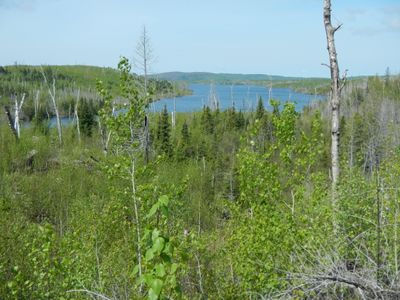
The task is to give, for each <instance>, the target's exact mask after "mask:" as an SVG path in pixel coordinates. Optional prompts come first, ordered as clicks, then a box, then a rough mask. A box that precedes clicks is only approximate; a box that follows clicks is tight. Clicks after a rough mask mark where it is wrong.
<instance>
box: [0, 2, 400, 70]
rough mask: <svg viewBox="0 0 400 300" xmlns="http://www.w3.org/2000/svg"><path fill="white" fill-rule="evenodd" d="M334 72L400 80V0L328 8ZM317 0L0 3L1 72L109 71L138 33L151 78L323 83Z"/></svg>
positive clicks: (131, 50) (322, 36) (129, 54)
mask: <svg viewBox="0 0 400 300" xmlns="http://www.w3.org/2000/svg"><path fill="white" fill-rule="evenodd" d="M332 2H333V3H332V5H333V17H334V18H333V21H334V23H337V24H339V23H343V27H342V29H341V30H340V31H339V32H337V35H336V41H337V51H338V55H339V57H338V58H339V64H340V67H341V69H342V70H344V69H348V70H349V74H350V75H368V74H384V72H385V70H386V67H389V68H390V70H391V72H392V73H395V74H397V73H400V56H399V54H398V53H400V1H399V0H374V1H372V0H352V1H346V0H336V1H335V0H332ZM322 5H323V0H199V1H192V0H141V1H140V0H0V65H9V64H13V63H14V62H18V63H20V64H35V65H37V64H86V65H97V66H110V67H116V65H117V62H118V59H119V56H120V55H124V56H127V57H128V58H132V57H133V55H134V51H135V47H136V44H137V41H138V39H139V37H140V33H141V30H142V27H143V25H146V28H147V31H148V33H149V36H150V38H151V42H152V46H153V49H154V54H155V57H156V59H155V61H153V63H152V65H151V72H153V73H157V72H166V71H209V72H227V73H263V74H274V75H290V76H306V77H311V76H329V71H328V69H327V68H326V67H323V66H321V63H326V62H327V61H328V59H327V57H328V55H327V51H326V40H325V31H324V28H323V22H322Z"/></svg>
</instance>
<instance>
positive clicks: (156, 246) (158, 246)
mask: <svg viewBox="0 0 400 300" xmlns="http://www.w3.org/2000/svg"><path fill="white" fill-rule="evenodd" d="M164 245H165V240H164V239H163V238H162V237H158V238H156V239H155V241H154V243H153V247H152V248H151V249H152V250H153V251H154V252H158V253H161V251H162V250H163V248H164Z"/></svg>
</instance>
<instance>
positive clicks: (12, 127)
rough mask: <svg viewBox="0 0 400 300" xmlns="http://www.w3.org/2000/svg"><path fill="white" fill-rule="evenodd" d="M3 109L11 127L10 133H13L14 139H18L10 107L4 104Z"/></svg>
mask: <svg viewBox="0 0 400 300" xmlns="http://www.w3.org/2000/svg"><path fill="white" fill-rule="evenodd" d="M4 111H5V112H6V116H7V119H8V125H10V129H11V131H12V133H13V134H14V136H15V139H16V140H17V141H18V139H19V138H18V134H17V131H16V130H15V127H14V118H13V117H12V115H11V112H10V108H9V107H8V106H7V105H5V106H4Z"/></svg>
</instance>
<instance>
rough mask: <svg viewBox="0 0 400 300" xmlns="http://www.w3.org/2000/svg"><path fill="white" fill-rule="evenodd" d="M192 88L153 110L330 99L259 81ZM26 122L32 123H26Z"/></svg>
mask: <svg viewBox="0 0 400 300" xmlns="http://www.w3.org/2000/svg"><path fill="white" fill-rule="evenodd" d="M188 88H189V89H190V90H192V92H193V93H192V95H188V96H183V97H176V98H175V99H174V98H164V99H161V100H158V101H156V102H153V103H151V105H150V111H152V112H159V111H161V110H162V109H163V108H164V105H166V106H167V109H168V111H169V112H171V111H173V110H174V100H175V108H176V109H175V110H176V111H177V112H192V111H200V110H202V109H203V107H204V105H208V106H210V107H212V106H213V104H214V105H215V103H216V102H218V106H219V108H220V109H221V110H226V109H228V108H231V107H232V106H235V109H236V110H242V111H254V110H255V109H256V107H257V103H258V98H259V97H260V96H261V97H262V99H263V102H264V107H265V108H266V109H268V110H271V105H269V99H270V98H271V99H275V100H279V101H280V102H281V103H285V102H287V101H292V102H294V103H295V107H296V110H297V111H302V110H303V108H304V107H305V106H307V105H309V104H311V103H313V102H315V101H321V100H325V99H326V97H325V96H321V95H310V94H303V93H299V92H295V91H293V90H291V89H287V88H272V89H271V92H270V91H269V88H268V87H262V86H256V85H210V84H190V85H189V87H188ZM71 122H72V118H71V119H70V118H68V117H63V118H61V123H62V125H63V126H66V125H69V124H71ZM22 126H30V125H29V123H26V124H23V125H22ZM50 127H56V118H55V117H53V118H51V119H50Z"/></svg>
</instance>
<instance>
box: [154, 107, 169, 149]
mask: <svg viewBox="0 0 400 300" xmlns="http://www.w3.org/2000/svg"><path fill="white" fill-rule="evenodd" d="M170 137H171V127H170V124H169V117H168V111H167V106H164V109H163V111H162V112H161V115H160V117H159V119H158V127H157V145H158V151H159V152H160V154H165V155H167V156H170V155H171V153H172V145H171V140H170Z"/></svg>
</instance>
